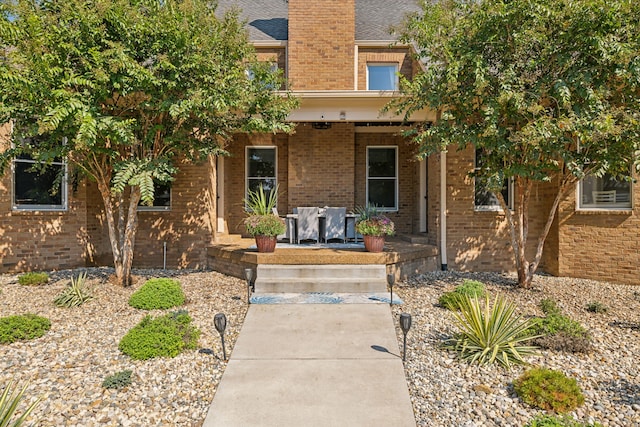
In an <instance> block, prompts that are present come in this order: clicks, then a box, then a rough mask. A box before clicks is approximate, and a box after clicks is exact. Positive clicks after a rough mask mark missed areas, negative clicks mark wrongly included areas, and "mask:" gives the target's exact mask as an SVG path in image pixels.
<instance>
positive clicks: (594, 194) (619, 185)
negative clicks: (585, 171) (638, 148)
mask: <svg viewBox="0 0 640 427" xmlns="http://www.w3.org/2000/svg"><path fill="white" fill-rule="evenodd" d="M578 191H579V195H578V201H579V208H580V209H631V183H630V182H628V181H618V180H616V179H615V178H613V177H612V176H610V175H608V174H605V175H604V176H603V177H600V178H599V177H596V176H588V177H586V178H584V179H583V180H582V181H580V183H579V185H578Z"/></svg>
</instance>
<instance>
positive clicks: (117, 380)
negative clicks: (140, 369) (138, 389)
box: [102, 369, 132, 389]
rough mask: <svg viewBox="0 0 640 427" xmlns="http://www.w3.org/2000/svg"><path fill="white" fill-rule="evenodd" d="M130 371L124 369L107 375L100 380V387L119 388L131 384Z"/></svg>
mask: <svg viewBox="0 0 640 427" xmlns="http://www.w3.org/2000/svg"><path fill="white" fill-rule="evenodd" d="M131 373H132V372H131V370H129V369H126V370H124V371H120V372H116V373H115V374H113V375H109V376H107V377H106V378H105V379H104V381H103V382H102V387H104V388H115V389H121V388H123V387H126V386H128V385H131Z"/></svg>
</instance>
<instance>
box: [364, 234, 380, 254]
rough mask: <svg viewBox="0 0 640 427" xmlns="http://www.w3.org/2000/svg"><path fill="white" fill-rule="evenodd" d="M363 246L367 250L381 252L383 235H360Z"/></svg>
mask: <svg viewBox="0 0 640 427" xmlns="http://www.w3.org/2000/svg"><path fill="white" fill-rule="evenodd" d="M362 237H363V239H364V248H365V249H366V250H367V252H382V251H383V250H384V236H362Z"/></svg>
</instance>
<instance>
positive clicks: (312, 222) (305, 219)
mask: <svg viewBox="0 0 640 427" xmlns="http://www.w3.org/2000/svg"><path fill="white" fill-rule="evenodd" d="M319 213H320V211H319V209H318V208H317V207H299V208H298V221H297V222H298V227H297V232H298V233H297V234H298V236H297V239H298V243H300V242H301V241H302V240H315V241H316V243H318V241H319V240H320V225H319V223H320V220H319V219H318V214H319Z"/></svg>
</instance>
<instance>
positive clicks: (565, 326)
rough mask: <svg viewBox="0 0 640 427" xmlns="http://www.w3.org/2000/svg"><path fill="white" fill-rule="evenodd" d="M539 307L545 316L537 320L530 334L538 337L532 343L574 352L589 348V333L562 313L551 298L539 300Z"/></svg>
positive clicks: (585, 350) (581, 351) (584, 350)
mask: <svg viewBox="0 0 640 427" xmlns="http://www.w3.org/2000/svg"><path fill="white" fill-rule="evenodd" d="M540 308H541V309H542V311H543V312H545V313H546V316H545V317H543V318H540V319H537V321H536V322H535V324H534V327H533V328H532V330H531V334H533V335H538V336H539V337H538V338H536V339H535V340H534V344H535V345H537V346H539V347H542V348H549V349H552V350H557V351H568V352H575V353H583V352H588V351H589V350H590V349H591V334H589V331H587V330H586V329H585V328H584V327H583V326H582V325H581V324H580V323H579V322H576V321H575V320H573V319H571V318H569V317H567V316H565V315H563V314H562V313H561V312H560V309H559V308H558V307H557V305H556V304H555V302H554V301H552V300H542V301H540Z"/></svg>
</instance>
